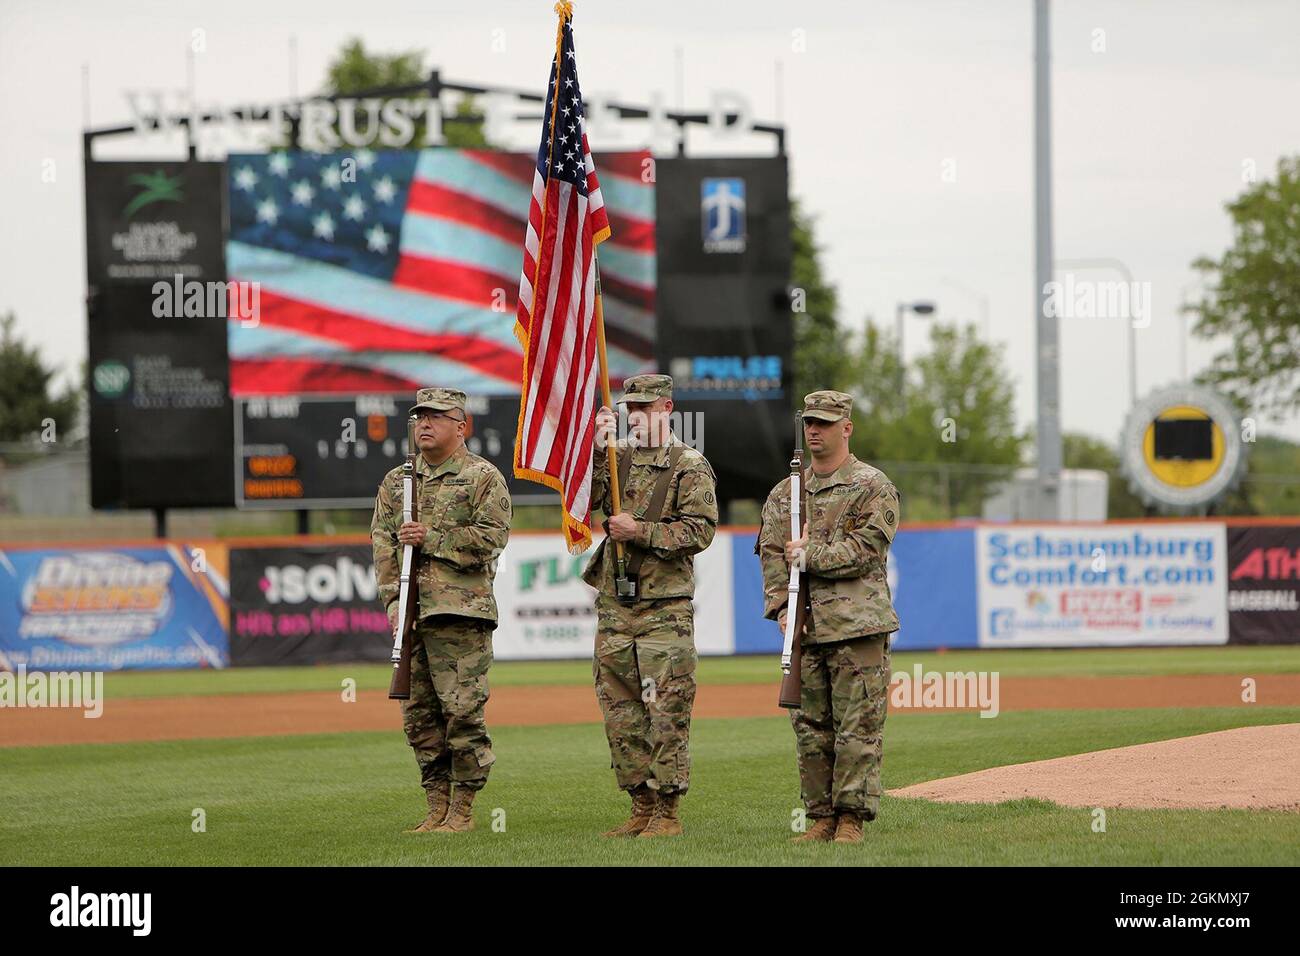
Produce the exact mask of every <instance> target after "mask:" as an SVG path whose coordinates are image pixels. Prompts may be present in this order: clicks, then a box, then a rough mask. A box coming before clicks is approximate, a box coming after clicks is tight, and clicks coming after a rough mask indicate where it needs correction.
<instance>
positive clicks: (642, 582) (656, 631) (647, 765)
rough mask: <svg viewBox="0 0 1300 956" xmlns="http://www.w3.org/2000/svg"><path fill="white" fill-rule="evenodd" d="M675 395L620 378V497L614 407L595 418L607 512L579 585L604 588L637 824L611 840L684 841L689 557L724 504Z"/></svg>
mask: <svg viewBox="0 0 1300 956" xmlns="http://www.w3.org/2000/svg"><path fill="white" fill-rule="evenodd" d="M672 394H673V380H672V379H671V378H669V377H668V376H667V375H637V376H634V377H632V378H629V379H628V380H627V381H626V382H624V392H623V397H622V399H621V400H620V401H621V403H622V404H625V405H626V406H627V410H628V432H629V436H628V440H627V441H623V442H618V444H617V445H616V446H615V453H614V457H615V459H616V461H617V463H618V468H617V475H616V477H617V480H618V484H617V490H615V489H614V488H612V487H611V484H612V483H611V481H610V472H609V461H608V459H607V452H606V447H607V446H608V445H609V444H610V443H612V442H613V440H614V430H615V427H616V426H617V421H618V420H617V417H616V416H615V414H614V412H613V411H612V410H611V409H610V408H608V407H607V406H602V407H601V409H600V411H599V412H598V413H597V415H596V433H597V438H596V442H595V445H596V447H595V450H594V452H593V469H592V482H591V501H592V507H593V508H596V507H599V508H600V509H601V510H603V511H604V512H605V513H606V514H608V515H610V517H609V518H608V520H607V521H606V530H607V531H608V536H607V537H606V538H605V540H603V541H602V542H601V543H600V546H599V547H598V548H597V549H596V552H595V553H594V554H593V555H592V558H591V561H590V562H588V564H587V569H586V571H585V572H584V574H583V580H584V581H586V582H587V583H588V584H590V585H591V586H592V587H594V588H596V589H597V590H598V592H599V594H598V595H597V597H596V616H597V625H596V627H597V634H596V654H595V661H594V665H593V674H594V679H595V683H596V697H597V699H598V700H599V702H600V708H601V711H602V713H603V714H604V716H605V734H606V737H607V738H608V739H609V749H610V755H611V757H612V761H611V764H612V767H613V770H614V776H615V778H616V779H617V781H618V785H619V787H620V788H621V789H623V790H626V791H627V792H628V793H629V794H630V795H631V797H632V815H631V817H630V818H629V819H628V820H627V821H626V822H625V823H623V824H621V825H620V826H618V827H615V828H614V829H612V830H610V831H608V832H607V833H606V834H605V836H610V837H621V836H627V837H656V836H676V835H678V834H680V833H681V832H682V825H681V822H680V820H679V818H678V812H677V811H678V802H679V801H680V799H681V796H682V794H684V793H685V792H686V788H687V786H688V784H689V782H690V768H691V758H690V748H689V737H690V727H691V707H692V706H693V704H694V702H695V663H696V654H695V615H694V609H693V607H692V603H691V601H692V598H693V597H694V595H695V572H694V564H693V559H694V557H695V555H696V554H698V553H699V552H701V551H703V550H704V549H705V548H707V547H708V546H709V543H710V542H711V541H712V540H713V534H714V531H715V530H716V528H717V525H718V503H717V499H716V498H715V497H714V494H715V491H716V488H715V479H714V475H713V469H712V468H711V467H710V466H709V463H708V461H707V460H705V458H704V456H703V455H702V454H700V453H699V452H698V451H695V450H694V449H692V448H687V447H686V446H685V445H684V444H683V443H682V442H681V441H680V440H679V439H678V438H677V437H676V436H675V435H674V434H673V433H672V431H671V429H670V427H669V415H670V414H671V412H672V408H673V401H672ZM620 499H621V500H620ZM616 504H621V506H622V508H623V509H626V510H621V513H615V512H619V511H620V508H618V507H616ZM611 539H612V540H611Z"/></svg>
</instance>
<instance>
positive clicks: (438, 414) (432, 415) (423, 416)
mask: <svg viewBox="0 0 1300 956" xmlns="http://www.w3.org/2000/svg"><path fill="white" fill-rule="evenodd" d="M419 417H420V420H421V421H426V420H428V419H431V418H445V419H447V420H448V421H450V422H463V421H464V420H465V419H463V418H457V417H456V416H454V415H447V414H444V413H442V412H421V413H420V415H419Z"/></svg>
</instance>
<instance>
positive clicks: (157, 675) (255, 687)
mask: <svg viewBox="0 0 1300 956" xmlns="http://www.w3.org/2000/svg"><path fill="white" fill-rule="evenodd" d="M892 664H893V668H894V670H895V671H901V670H909V671H910V670H911V669H912V668H913V667H914V666H915V665H916V664H920V665H921V666H922V667H924V668H925V669H927V670H939V671H968V670H986V671H998V672H999V673H1001V674H1002V676H1004V677H1084V676H1094V677H1136V676H1142V675H1147V674H1241V675H1243V676H1251V675H1256V674H1294V673H1300V646H1296V647H1284V646H1278V647H1181V648H1132V649H1122V650H1093V649H1079V650H1074V649H1070V650H1020V651H1001V650H994V651H946V652H944V653H919V652H916V651H912V652H908V653H899V654H895V655H893V660H892ZM777 673H778V671H777V662H776V659H775V657H773V656H770V655H766V656H752V657H702V658H700V666H699V680H700V683H702V684H762V683H775V681H776V680H777ZM391 675H392V669H391V668H390V667H389V666H388V665H387V664H347V665H343V664H335V665H326V666H321V667H242V668H236V669H232V670H224V671H210V670H209V671H156V672H152V673H140V672H130V671H124V672H121V673H115V674H109V675H108V677H107V679H106V680H105V682H104V690H105V693H106V695H107V696H109V697H167V696H179V695H190V694H244V693H290V692H293V691H309V690H330V691H335V690H338V687H339V682H340V681H342V680H343V679H344V678H345V677H351V678H353V679H354V680H356V682H357V687H358V689H360V690H381V689H383V688H386V687H387V686H388V680H389V677H390V676H391ZM589 683H591V664H590V662H588V661H499V662H497V663H496V664H494V665H493V667H492V684H493V686H495V687H509V686H512V685H514V686H518V685H525V684H534V685H536V684H583V685H586V684H589Z"/></svg>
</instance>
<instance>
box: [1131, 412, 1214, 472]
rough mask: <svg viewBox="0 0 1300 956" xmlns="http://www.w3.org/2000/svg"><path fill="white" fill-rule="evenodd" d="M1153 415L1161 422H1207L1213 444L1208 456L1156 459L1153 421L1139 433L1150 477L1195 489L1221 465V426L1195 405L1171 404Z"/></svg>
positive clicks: (1154, 425) (1154, 424)
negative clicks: (1141, 433) (1185, 458)
mask: <svg viewBox="0 0 1300 956" xmlns="http://www.w3.org/2000/svg"><path fill="white" fill-rule="evenodd" d="M1156 418H1157V419H1160V420H1163V421H1172V420H1191V421H1207V422H1209V423H1210V428H1211V435H1212V439H1211V441H1212V445H1211V451H1210V457H1209V458H1198V459H1192V460H1184V459H1177V458H1156V423H1155V421H1152V422H1151V423H1150V424H1148V425H1147V427H1146V431H1145V432H1144V433H1143V435H1142V457H1143V458H1144V459H1145V460H1146V465H1147V468H1148V469H1150V471H1151V474H1152V475H1153V476H1155V477H1156V478H1158V479H1159V480H1160V481H1163V482H1164V483H1165V484H1167V485H1172V486H1173V487H1175V488H1195V487H1197V486H1198V485H1203V484H1205V483H1206V482H1207V481H1209V480H1210V479H1211V478H1213V477H1214V476H1215V475H1216V474H1217V473H1218V471H1219V469H1220V468H1221V467H1223V459H1224V449H1225V447H1226V443H1225V442H1224V439H1223V429H1222V428H1220V427H1219V423H1218V422H1216V421H1215V420H1214V418H1213V417H1212V416H1211V415H1210V414H1209V413H1208V412H1206V411H1205V410H1204V409H1202V408H1197V407H1195V406H1194V405H1172V406H1170V407H1169V408H1166V409H1163V410H1162V411H1161V412H1160V414H1159V415H1157V416H1156Z"/></svg>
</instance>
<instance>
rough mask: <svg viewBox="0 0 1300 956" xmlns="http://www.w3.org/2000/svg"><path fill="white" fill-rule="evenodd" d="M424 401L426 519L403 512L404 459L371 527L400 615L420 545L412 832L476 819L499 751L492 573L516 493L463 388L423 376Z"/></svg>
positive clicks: (419, 478)
mask: <svg viewBox="0 0 1300 956" xmlns="http://www.w3.org/2000/svg"><path fill="white" fill-rule="evenodd" d="M415 401H416V404H415V406H414V407H412V409H411V414H413V415H416V416H418V418H417V422H416V425H415V443H416V446H417V447H418V448H419V450H420V454H419V456H418V457H417V458H416V462H415V497H416V502H417V513H416V517H417V518H418V521H413V522H409V523H403V522H402V469H401V468H394V469H393V470H392V471H390V472H389V473H388V474H387V475H385V476H384V480H383V481H382V482H381V483H380V485H379V493H378V495H376V497H375V514H374V519H373V520H372V521H371V524H370V538H371V542H372V544H373V547H374V554H375V576H376V577H377V578H378V580H379V598H380V600H381V601H383V602H384V605H385V606H386V607H387V608H388V617H389V621H390V622H391V623H392V624H393V625H394V626H395V625H396V621H397V596H398V584H399V580H398V578H399V574H400V569H401V560H402V548H403V546H405V545H407V544H412V545H415V546H416V551H415V555H416V570H415V574H416V576H417V578H418V583H419V595H418V606H419V611H418V614H417V624H416V629H415V632H414V638H415V640H414V647H413V649H412V652H411V698H410V700H405V701H402V727H403V729H404V730H405V731H406V739H407V741H408V742H409V743H410V745H411V748H412V749H413V750H414V751H415V761H416V763H417V764H418V765H419V767H420V780H421V784H422V785H423V787H424V789H425V793H426V797H427V799H428V804H429V814H428V816H427V817H426V818H425V819H424V821H423V822H421V823H419V824H417V825H416V826H415V827H414V828H413V829H411V830H408V831H407V832H408V833H427V832H430V831H435V830H436V831H438V832H443V833H448V832H452V833H454V832H460V831H465V830H472V829H473V828H474V818H473V815H472V812H471V810H472V807H473V804H474V797H475V795H476V794H477V792H478V791H479V790H480V789H481V788H482V786H483V785H484V784H485V783H486V782H487V778H488V771H489V770H490V769H491V766H492V762H493V761H494V760H495V759H496V758H495V757H494V756H493V754H492V739H491V738H490V737H489V736H488V731H487V725H486V724H485V723H484V719H483V708H484V705H485V704H486V703H487V699H488V681H487V672H488V668H489V667H490V666H491V665H492V631H493V629H494V628H495V627H496V621H497V605H496V599H495V598H494V597H493V594H492V579H493V577H495V575H496V559H497V556H498V555H500V554H501V552H502V550H503V549H504V548H505V546H506V539H507V538H508V537H509V535H510V513H511V512H510V493H509V491H507V489H506V483H505V479H504V478H502V477H501V472H499V471H497V469H496V468H495V467H493V466H492V464H491V463H490V462H488V461H487V460H486V459H483V458H480V457H479V456H478V455H474V454H471V453H470V451H469V449H467V448H466V447H465V427H466V425H465V393H464V392H461V391H457V390H455V389H450V388H422V389H420V390H419V392H417V393H416V397H415ZM453 784H454V785H455V792H454V794H453V792H452V785H453Z"/></svg>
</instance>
